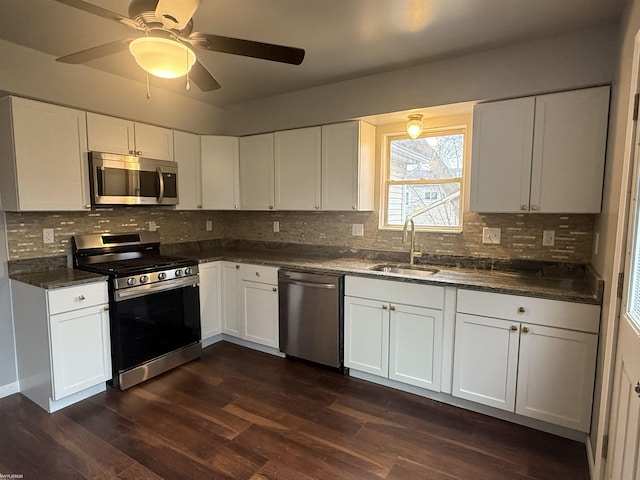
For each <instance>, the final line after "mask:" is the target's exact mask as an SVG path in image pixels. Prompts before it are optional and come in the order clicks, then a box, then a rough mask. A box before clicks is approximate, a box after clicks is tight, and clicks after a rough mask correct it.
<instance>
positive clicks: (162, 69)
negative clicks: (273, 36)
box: [55, 0, 305, 92]
mask: <svg viewBox="0 0 640 480" xmlns="http://www.w3.org/2000/svg"><path fill="white" fill-rule="evenodd" d="M55 1H56V2H58V3H62V4H64V5H68V6H70V7H74V8H77V9H80V10H83V11H85V12H88V13H92V14H94V15H97V16H99V17H103V18H107V19H109V20H113V21H115V22H119V23H122V24H124V25H127V26H128V27H131V28H134V29H136V30H138V32H139V33H138V34H137V35H136V36H134V37H132V38H124V39H121V40H116V41H114V42H109V43H105V44H103V45H98V46H97V47H92V48H88V49H86V50H81V51H79V52H75V53H72V54H69V55H65V56H63V57H60V58H57V59H56V60H57V61H59V62H63V63H72V64H79V63H84V62H87V61H90V60H93V59H96V58H100V57H104V56H106V55H111V54H113V53H117V52H120V51H123V50H126V49H127V48H129V50H130V51H131V53H132V54H133V56H134V58H135V59H136V62H138V64H139V65H140V66H141V67H142V68H143V69H145V70H146V71H147V72H148V73H151V74H152V75H156V76H159V77H163V78H176V77H180V76H183V75H185V74H187V73H188V75H189V77H188V79H189V78H190V79H192V80H193V82H194V83H195V84H196V85H197V86H198V87H199V88H200V89H201V90H203V91H205V92H206V91H211V90H216V89H218V88H220V84H219V83H218V82H217V81H216V79H215V78H214V77H213V75H212V74H211V73H210V72H209V71H208V70H207V69H206V68H205V66H204V65H203V64H202V63H201V62H200V61H199V60H198V59H197V57H196V55H195V53H194V52H193V50H192V49H191V48H192V47H193V48H196V49H202V50H210V51H213V52H222V53H230V54H232V55H242V56H245V57H254V58H261V59H263V60H270V61H274V62H281V63H288V64H292V65H300V64H301V63H302V60H303V59H304V54H305V52H304V50H303V49H301V48H295V47H288V46H283V45H274V44H271V43H262V42H255V41H251V40H244V39H240V38H232V37H223V36H220V35H213V34H210V33H200V32H194V31H193V20H192V19H191V17H192V16H193V14H194V13H195V12H196V10H197V9H198V7H199V6H200V3H201V1H202V0H132V2H131V4H130V5H129V16H128V17H125V16H123V15H120V14H118V13H115V12H112V11H110V10H107V9H104V8H102V7H99V6H97V5H94V4H92V3H89V2H86V1H84V0H55ZM152 64H153V65H152ZM154 65H155V67H154ZM187 88H189V83H188V81H187Z"/></svg>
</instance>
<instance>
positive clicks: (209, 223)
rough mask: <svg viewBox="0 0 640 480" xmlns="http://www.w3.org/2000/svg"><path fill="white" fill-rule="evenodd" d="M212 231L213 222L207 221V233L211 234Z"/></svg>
mask: <svg viewBox="0 0 640 480" xmlns="http://www.w3.org/2000/svg"><path fill="white" fill-rule="evenodd" d="M211 230H213V221H212V220H207V232H210V231H211Z"/></svg>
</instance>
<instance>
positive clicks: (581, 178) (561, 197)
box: [474, 87, 609, 213]
mask: <svg viewBox="0 0 640 480" xmlns="http://www.w3.org/2000/svg"><path fill="white" fill-rule="evenodd" d="M608 117H609V87H598V88H589V89H584V90H573V91H570V92H560V93H554V94H550V95H541V96H539V97H536V119H535V130H534V131H535V133H534V140H533V166H532V174H531V210H532V211H539V212H544V213H599V212H600V202H601V200H602V181H603V174H604V160H605V149H606V142H607V125H608ZM474 128H475V127H474ZM474 135H475V133H474Z"/></svg>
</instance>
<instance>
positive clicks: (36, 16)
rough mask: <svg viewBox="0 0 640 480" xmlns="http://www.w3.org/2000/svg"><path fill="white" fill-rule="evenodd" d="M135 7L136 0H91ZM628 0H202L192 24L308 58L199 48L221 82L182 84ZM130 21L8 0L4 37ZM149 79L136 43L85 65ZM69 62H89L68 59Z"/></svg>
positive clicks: (393, 65)
mask: <svg viewBox="0 0 640 480" xmlns="http://www.w3.org/2000/svg"><path fill="white" fill-rule="evenodd" d="M88 1H90V2H91V3H94V4H96V5H99V6H101V7H103V8H107V9H109V10H112V11H114V12H117V13H119V14H122V15H127V11H128V5H129V0H88ZM625 1H626V0H203V1H202V4H201V5H200V8H199V9H198V11H197V12H196V14H195V15H194V17H193V21H194V31H200V32H206V33H214V34H218V35H225V36H231V37H239V38H245V39H249V40H257V41H262V42H268V43H276V44H281V45H290V46H296V47H300V48H304V49H305V50H306V57H305V60H304V62H303V63H302V65H300V66H294V65H285V64H281V63H275V62H268V61H264V60H258V59H254V58H246V57H239V56H234V55H228V54H222V53H216V52H208V51H202V50H199V51H197V53H198V56H199V58H200V60H201V61H202V62H203V63H204V65H205V66H206V67H207V68H208V69H209V70H210V71H211V72H212V73H213V74H214V76H215V77H216V79H217V80H218V82H219V83H220V84H221V85H222V88H221V89H220V90H216V91H213V92H206V93H205V92H201V91H199V89H198V88H197V87H193V88H192V89H191V90H190V91H189V92H187V91H185V90H184V80H183V79H176V80H161V79H155V78H153V79H152V88H166V89H168V90H171V91H174V92H176V93H181V94H184V95H188V96H189V97H191V98H194V99H196V100H200V101H203V102H207V103H210V104H213V105H218V106H224V105H231V104H236V103H242V102H245V101H249V100H253V99H257V98H262V97H267V96H271V95H275V94H280V93H285V92H289V91H294V90H300V89H304V88H308V87H313V86H318V85H323V84H328V83H333V82H338V81H341V80H347V79H352V78H356V77H360V76H364V75H368V74H372V73H378V72H384V71H389V70H393V69H397V68H401V67H404V66H410V65H416V64H420V63H425V62H428V61H431V60H434V59H438V58H444V57H448V56H455V55H460V54H463V53H469V52H473V51H479V50H483V49H487V48H492V47H498V46H502V45H508V44H513V43H517V42H521V41H527V40H532V39H535V38H539V37H543V36H550V35H554V34H561V33H566V32H567V31H570V30H577V29H582V28H587V27H592V26H596V25H600V24H605V23H612V22H615V21H617V19H618V17H619V15H620V12H621V10H622V7H623V5H624V3H625ZM132 32H134V31H133V30H132V29H130V28H128V27H126V26H124V25H121V24H119V23H116V22H112V21H109V20H106V19H103V18H101V17H97V16H94V15H91V14H89V13H86V12H83V11H79V10H77V9H74V8H72V7H68V6H65V5H62V4H59V3H57V2H55V1H53V0H5V1H3V2H2V10H1V14H0V38H1V39H4V40H7V41H9V42H12V43H16V44H19V45H22V46H26V47H29V48H32V49H35V50H38V51H41V52H44V53H47V54H50V55H52V58H51V61H54V59H55V57H58V56H63V55H67V54H69V53H73V52H75V51H78V50H83V49H86V48H90V47H93V46H96V45H99V44H101V43H106V42H110V41H113V40H117V39H121V38H127V37H129V36H131V33H132ZM87 67H88V68H96V69H100V70H104V71H106V72H110V73H114V74H117V75H121V76H124V77H128V78H132V79H134V80H138V81H140V82H144V75H143V73H142V71H141V69H140V68H139V67H138V66H137V65H136V63H135V62H134V61H133V59H132V57H131V56H130V54H129V53H128V52H123V53H118V54H115V55H111V56H110V57H105V58H103V59H100V60H94V61H92V62H91V63H89V64H87ZM68 68H69V69H73V68H85V67H78V66H74V65H68Z"/></svg>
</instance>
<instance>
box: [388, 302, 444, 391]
mask: <svg viewBox="0 0 640 480" xmlns="http://www.w3.org/2000/svg"><path fill="white" fill-rule="evenodd" d="M390 312H391V313H390V342H389V378H391V379H392V380H398V381H400V382H404V383H408V384H411V385H415V386H416V387H422V388H428V389H429V390H434V391H436V392H439V391H440V376H441V370H442V311H441V310H432V309H429V308H417V307H411V306H408V305H396V304H393V305H391V306H390Z"/></svg>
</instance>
